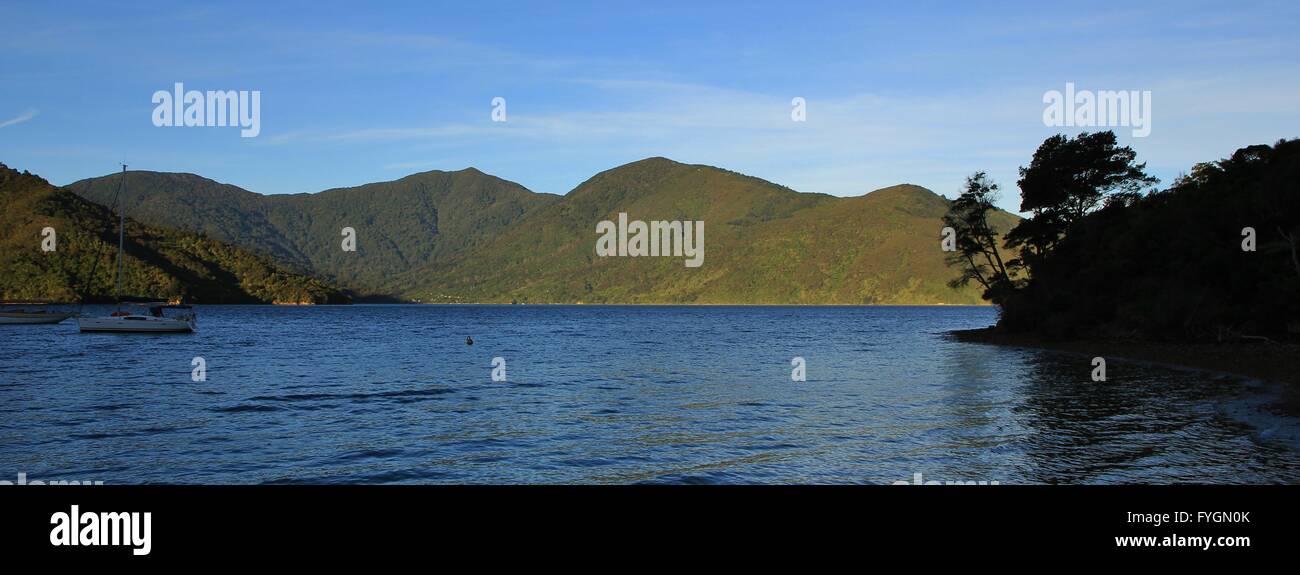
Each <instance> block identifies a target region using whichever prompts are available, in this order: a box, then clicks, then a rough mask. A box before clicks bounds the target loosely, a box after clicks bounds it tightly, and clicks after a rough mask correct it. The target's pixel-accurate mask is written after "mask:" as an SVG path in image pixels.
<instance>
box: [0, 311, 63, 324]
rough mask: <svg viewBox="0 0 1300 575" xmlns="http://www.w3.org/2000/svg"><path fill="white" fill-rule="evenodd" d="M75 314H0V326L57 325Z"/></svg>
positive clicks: (24, 312)
mask: <svg viewBox="0 0 1300 575" xmlns="http://www.w3.org/2000/svg"><path fill="white" fill-rule="evenodd" d="M74 315H77V314H75V313H33V312H26V311H3V312H0V325H16V324H36V323H59V322H61V321H63V320H65V319H68V318H70V317H72V316H74Z"/></svg>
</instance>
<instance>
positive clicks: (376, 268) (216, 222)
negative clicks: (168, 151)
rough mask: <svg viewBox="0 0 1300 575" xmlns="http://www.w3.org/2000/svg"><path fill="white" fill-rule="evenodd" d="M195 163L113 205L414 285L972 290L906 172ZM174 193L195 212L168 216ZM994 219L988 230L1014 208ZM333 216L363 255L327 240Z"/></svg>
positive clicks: (901, 297)
mask: <svg viewBox="0 0 1300 575" xmlns="http://www.w3.org/2000/svg"><path fill="white" fill-rule="evenodd" d="M154 174H159V173H157V172H154ZM194 177H196V178H199V179H200V180H202V181H205V182H207V183H204V185H202V186H198V188H199V191H198V192H197V193H193V194H191V195H190V196H189V197H184V194H179V195H178V194H175V193H174V192H175V191H176V189H171V190H162V189H157V188H158V187H159V185H158V182H157V181H156V180H155V179H151V178H152V177H146V178H141V179H139V180H132V179H128V190H133V191H132V192H128V193H129V194H130V195H131V198H132V203H131V204H129V205H128V209H129V210H130V209H134V210H135V213H137V214H140V213H141V211H142V210H143V211H144V214H142V215H141V216H140V217H142V218H144V219H147V220H149V221H150V222H151V223H156V224H158V225H166V226H170V227H178V228H181V229H199V230H203V231H207V232H209V233H212V234H213V235H214V236H215V237H217V238H218V239H223V240H227V241H231V242H232V243H235V244H238V245H241V246H242V247H247V248H250V249H254V250H257V251H262V252H267V253H269V254H270V255H272V256H273V257H277V258H285V259H287V260H288V261H289V262H290V263H292V264H293V265H296V266H300V267H299V269H303V270H308V271H313V272H315V273H317V274H319V275H321V276H323V277H327V278H331V279H334V280H335V281H340V282H341V283H342V284H344V285H346V286H348V287H353V288H357V289H361V290H364V291H369V292H371V293H378V294H385V295H390V296H395V297H399V298H402V299H408V300H413V301H437V302H511V301H524V302H529V303H542V302H546V303H577V302H585V303H842V304H871V303H880V304H890V303H898V304H908V303H918V304H919V303H924V304H936V303H947V304H980V303H982V301H981V300H980V298H979V294H978V293H977V292H976V291H975V290H973V289H960V290H959V289H953V288H949V287H947V285H946V282H947V280H948V279H950V278H951V276H952V275H953V274H952V272H951V271H950V270H949V269H948V268H947V266H946V265H945V264H944V263H943V253H942V252H941V251H940V250H939V231H940V229H941V227H942V223H941V220H940V218H941V216H942V214H943V212H944V211H946V209H947V202H948V200H947V199H946V198H944V197H943V196H941V195H939V194H936V193H934V192H932V191H930V190H928V189H926V188H924V187H921V186H917V185H914V184H898V185H895V186H888V187H885V188H880V189H878V190H872V191H870V192H867V193H865V194H863V195H860V196H852V197H836V196H831V195H828V194H819V193H807V192H798V191H795V190H793V189H791V188H789V187H786V186H783V185H780V184H776V183H773V182H769V181H767V180H763V179H761V178H757V177H753V176H749V175H745V174H741V173H738V172H734V171H730V170H726V169H723V168H718V167H714V166H708V165H703V164H687V163H681V162H677V161H674V160H671V159H668V158H665V157H661V156H655V157H650V158H645V159H642V160H637V161H634V162H629V163H627V164H623V165H621V166H616V167H613V168H610V169H607V170H603V171H601V172H599V173H597V174H594V175H593V176H592V177H590V178H588V179H587V180H585V181H583V182H582V183H581V184H579V185H578V186H576V187H575V188H574V189H573V190H571V191H570V192H569V193H567V194H565V195H562V196H561V195H552V194H542V193H538V192H533V191H531V190H529V189H527V188H526V187H524V186H522V185H520V184H517V183H515V182H510V181H508V180H504V179H502V178H498V177H496V176H492V175H490V174H486V173H484V172H482V171H481V170H478V169H477V168H474V167H468V168H464V169H461V170H456V171H442V170H429V171H425V172H418V173H415V174H410V175H407V176H404V177H402V178H398V179H395V180H390V181H386V182H375V183H371V184H362V185H360V186H349V187H341V188H330V189H327V190H322V191H320V192H315V193H310V194H277V195H261V194H257V193H256V192H251V191H248V190H243V189H242V188H238V187H236V186H230V185H229V184H221V183H219V182H215V181H212V180H207V179H206V178H203V177H202V176H194ZM187 179H189V180H190V181H191V182H194V181H199V180H193V179H192V178H188V177H187ZM104 184H105V182H104V181H103V180H102V179H98V178H92V179H89V180H82V181H79V182H75V183H73V184H69V186H67V187H68V189H70V190H72V191H74V192H75V193H78V194H79V195H82V196H83V197H86V198H88V199H91V200H92V201H96V200H102V199H103V198H105V197H106V196H107V195H108V193H109V189H108V186H106V185H104ZM193 187H194V186H191V188H193ZM229 188H234V189H236V190H239V191H242V192H244V193H243V194H239V193H232V190H230V189H229ZM182 191H184V189H182ZM214 198H218V199H220V198H229V200H230V201H229V202H220V203H221V204H222V205H216V206H214V205H211V204H212V203H213V200H214ZM159 204H162V205H159ZM191 204H196V205H194V206H192V207H191ZM146 206H149V207H146ZM186 209H189V210H192V211H193V212H195V213H201V214H203V215H199V216H198V217H197V220H196V218H195V217H186V216H184V215H181V216H174V215H173V216H168V215H166V213H167V212H172V213H174V212H177V211H181V212H183V211H185V210H186ZM227 212H234V213H227ZM128 213H132V212H130V211H129V212H128ZM619 213H627V214H629V216H628V217H629V218H630V219H641V220H647V221H649V220H667V221H673V220H677V221H697V220H702V221H705V222H706V225H707V227H706V230H707V233H706V235H705V237H706V241H705V249H706V256H705V257H706V259H705V264H704V265H703V267H702V268H701V269H700V270H691V272H685V271H683V269H684V266H683V263H682V260H681V259H680V258H648V259H646V258H600V257H597V256H596V254H595V252H594V249H593V246H594V244H595V240H596V235H595V225H596V223H597V222H598V221H601V220H614V219H616V218H617V217H618V214H619ZM192 215H193V214H191V216H192ZM995 219H996V220H997V221H996V222H995V224H996V225H998V227H999V229H1007V228H1009V227H1010V225H1012V224H1014V222H1015V220H1016V218H1015V216H1013V215H1011V214H1007V213H1005V212H998V214H997V216H996V218H995ZM223 222H224V223H223ZM347 222H352V223H353V224H354V225H353V227H354V228H355V229H356V231H357V235H358V253H357V254H352V255H359V256H360V257H353V258H349V257H348V256H347V255H346V254H344V253H343V252H342V250H341V249H339V246H338V241H339V233H340V232H339V230H340V229H341V228H342V227H343V226H345V225H347ZM692 272H693V273H692Z"/></svg>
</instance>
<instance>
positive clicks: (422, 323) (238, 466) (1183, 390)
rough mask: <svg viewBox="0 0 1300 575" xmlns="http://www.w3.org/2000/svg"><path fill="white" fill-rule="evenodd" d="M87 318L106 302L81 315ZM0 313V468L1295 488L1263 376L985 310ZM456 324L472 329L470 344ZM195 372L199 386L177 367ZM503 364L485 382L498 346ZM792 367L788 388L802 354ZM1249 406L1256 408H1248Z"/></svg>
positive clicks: (1294, 459)
mask: <svg viewBox="0 0 1300 575" xmlns="http://www.w3.org/2000/svg"><path fill="white" fill-rule="evenodd" d="M86 311H87V312H88V313H91V312H94V311H96V310H91V309H89V308H88V309H87V310H86ZM199 314H200V320H199V328H200V331H199V333H197V334H193V335H134V336H133V335H111V334H103V335H89V334H87V335H83V334H79V333H77V331H76V325H75V323H73V322H71V321H69V322H66V323H65V324H61V325H56V326H0V479H8V480H14V479H15V476H16V475H17V474H18V473H25V474H27V476H28V477H29V478H34V479H76V480H101V481H104V482H106V483H140V482H164V483H262V482H309V483H327V482H349V483H388V482H415V483H466V482H470V483H562V482H582V483H611V482H612V483H633V482H722V483H733V482H739V483H751V482H756V483H789V482H799V483H803V482H817V483H823V482H834V483H892V482H895V481H900V480H913V479H914V477H915V474H917V473H921V474H922V477H923V478H924V479H925V480H938V481H956V480H962V481H966V480H975V481H999V482H1001V483H1003V484H1011V483H1170V482H1198V483H1220V482H1222V483H1277V482H1284V483H1295V482H1297V480H1298V479H1300V454H1298V452H1297V451H1296V449H1295V448H1294V446H1293V444H1292V443H1291V442H1288V441H1284V440H1281V439H1279V438H1286V437H1294V436H1295V435H1296V433H1295V432H1296V427H1297V426H1296V423H1295V421H1294V420H1290V419H1281V418H1276V417H1274V418H1268V419H1265V420H1257V419H1254V418H1253V416H1252V413H1254V412H1255V410H1256V409H1255V403H1258V398H1260V397H1261V394H1262V391H1261V390H1259V389H1256V388H1255V386H1254V384H1250V383H1248V382H1241V381H1237V380H1234V379H1230V378H1223V377H1216V376H1212V375H1207V374H1204V373H1197V372H1186V371H1175V370H1170V369H1164V368H1159V367H1151V366H1145V367H1144V366H1139V365H1131V364H1123V363H1119V362H1111V363H1110V365H1109V366H1108V368H1109V369H1108V376H1109V378H1108V381H1107V382H1105V383H1094V382H1092V381H1091V380H1090V378H1089V374H1090V372H1091V369H1092V367H1091V365H1090V363H1089V362H1090V359H1091V358H1086V357H1078V356H1072V355H1061V354H1052V353H1047V352H1037V351H1027V350H1018V349H1009V348H1000V347H994V346H988V345H978V344H966V343H959V342H955V341H952V340H950V339H948V338H947V337H946V336H945V335H944V332H946V331H949V330H952V329H961V328H971V327H983V326H986V325H989V324H991V323H992V322H993V321H994V320H995V312H994V310H992V309H989V308H861V307H675V306H663V307H659V306H653V307H597V306H360V305H359V306H346V307H301V308H299V307H270V306H262V307H254V306H250V307H242V306H229V307H202V308H200V309H199ZM466 336H473V338H474V340H475V344H474V345H473V346H467V345H466V344H465V338H466ZM195 356H201V357H203V358H204V359H205V360H206V363H207V370H208V371H207V380H206V381H203V382H193V381H191V369H192V366H191V360H192V359H193V358H194V357H195ZM498 356H499V357H502V358H504V359H505V361H506V373H507V381H504V382H494V381H493V380H492V377H491V372H492V368H493V366H492V360H493V358H494V357H498ZM796 356H798V357H803V358H804V359H805V360H806V362H807V378H808V379H807V381H806V382H794V381H791V377H790V375H791V369H792V367H791V359H792V358H794V357H796ZM1261 421H1262V422H1261Z"/></svg>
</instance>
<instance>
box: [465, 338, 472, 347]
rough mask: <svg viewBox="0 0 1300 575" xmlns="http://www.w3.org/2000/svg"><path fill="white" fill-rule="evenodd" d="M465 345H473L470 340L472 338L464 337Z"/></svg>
mask: <svg viewBox="0 0 1300 575" xmlns="http://www.w3.org/2000/svg"><path fill="white" fill-rule="evenodd" d="M465 345H474V338H472V337H466V338H465Z"/></svg>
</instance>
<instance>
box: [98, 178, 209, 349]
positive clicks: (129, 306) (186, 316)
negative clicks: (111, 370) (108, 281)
mask: <svg viewBox="0 0 1300 575" xmlns="http://www.w3.org/2000/svg"><path fill="white" fill-rule="evenodd" d="M125 187H126V165H125V164H123V165H122V182H121V183H120V184H119V187H118V197H119V198H121V197H122V190H123V189H124V188H125ZM124 203H125V202H124V201H119V202H117V204H118V205H117V213H118V226H117V275H116V277H115V278H114V280H113V281H114V287H113V296H114V298H115V299H116V300H117V310H116V311H114V312H113V313H111V314H109V315H108V316H104V317H78V318H77V327H78V328H79V329H80V330H81V332H82V333H87V332H113V333H190V332H192V331H194V329H195V321H196V320H195V316H194V312H193V308H191V307H190V306H188V305H179V304H171V303H169V302H160V301H153V300H151V299H148V298H127V297H122V251H123V249H124V248H123V240H124V237H125V235H126V207H125V206H124V205H123V204H124ZM124 304H125V305H124ZM167 310H182V313H181V314H180V315H179V316H176V317H168V316H167V315H166V314H165V313H164V312H165V311H167Z"/></svg>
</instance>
